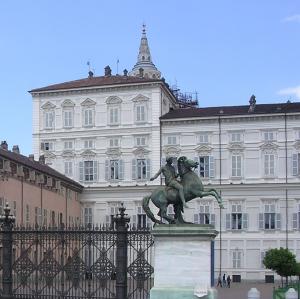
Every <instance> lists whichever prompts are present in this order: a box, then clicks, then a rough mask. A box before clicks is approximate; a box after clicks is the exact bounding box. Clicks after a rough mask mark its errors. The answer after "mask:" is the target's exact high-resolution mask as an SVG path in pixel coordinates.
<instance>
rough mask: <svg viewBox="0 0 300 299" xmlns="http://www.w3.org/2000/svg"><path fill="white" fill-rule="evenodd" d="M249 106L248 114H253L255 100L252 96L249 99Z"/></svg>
mask: <svg viewBox="0 0 300 299" xmlns="http://www.w3.org/2000/svg"><path fill="white" fill-rule="evenodd" d="M249 104H250V107H249V110H248V112H249V113H251V112H254V109H255V105H256V98H255V95H254V94H253V95H252V96H251V97H250V100H249Z"/></svg>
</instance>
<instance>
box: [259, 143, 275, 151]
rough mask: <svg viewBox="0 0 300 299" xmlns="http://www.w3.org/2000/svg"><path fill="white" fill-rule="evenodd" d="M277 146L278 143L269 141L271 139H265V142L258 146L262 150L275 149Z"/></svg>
mask: <svg viewBox="0 0 300 299" xmlns="http://www.w3.org/2000/svg"><path fill="white" fill-rule="evenodd" d="M277 148H278V145H277V144H275V143H273V142H271V141H267V142H264V143H263V144H262V145H261V146H260V149H261V150H263V151H265V152H266V151H272V152H273V151H276V150H277Z"/></svg>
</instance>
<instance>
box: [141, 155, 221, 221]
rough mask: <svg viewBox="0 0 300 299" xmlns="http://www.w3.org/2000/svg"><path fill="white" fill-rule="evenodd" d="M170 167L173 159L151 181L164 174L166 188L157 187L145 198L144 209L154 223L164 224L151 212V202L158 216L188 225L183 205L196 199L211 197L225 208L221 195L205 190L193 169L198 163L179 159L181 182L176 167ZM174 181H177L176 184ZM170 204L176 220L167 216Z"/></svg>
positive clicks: (214, 191)
mask: <svg viewBox="0 0 300 299" xmlns="http://www.w3.org/2000/svg"><path fill="white" fill-rule="evenodd" d="M170 166H172V162H171V158H169V159H167V165H165V166H163V167H162V168H161V169H160V170H159V171H158V173H157V174H156V175H155V176H154V177H153V178H151V180H154V179H155V178H157V177H158V176H159V174H161V173H163V174H164V175H165V177H166V186H159V187H157V188H156V189H155V190H154V191H153V192H152V193H151V195H150V196H145V197H144V198H143V209H144V211H145V213H146V215H147V216H148V217H149V218H150V219H151V220H152V221H153V222H154V223H161V224H162V223H163V222H162V221H160V220H158V219H156V218H155V216H154V215H153V213H152V211H151V210H150V208H149V202H150V200H151V201H152V202H153V204H154V205H155V206H156V207H157V208H158V209H159V212H158V214H157V215H158V216H160V217H161V218H163V219H165V220H167V221H168V222H169V223H187V222H185V221H184V219H183V217H182V211H183V205H185V203H186V202H188V201H190V200H192V199H194V198H196V197H200V198H202V197H205V196H210V195H211V196H213V197H214V198H215V199H216V200H217V202H218V204H219V207H220V208H224V207H223V203H222V199H221V196H220V195H219V193H218V192H217V191H216V190H215V189H213V188H211V189H208V190H204V188H203V185H202V182H201V180H200V178H199V176H198V175H197V174H196V173H195V172H194V171H193V169H195V168H197V167H198V162H195V161H193V160H190V159H188V158H187V157H184V156H182V157H180V158H179V159H178V175H179V176H180V182H178V181H177V180H176V177H177V174H176V172H175V169H174V167H173V166H172V167H170ZM174 180H176V182H175V181H174ZM177 183H178V184H180V185H181V186H182V188H180V187H178V185H177ZM176 187H177V188H176ZM182 189H183V198H182V197H181V196H180V195H179V190H182ZM170 204H172V205H173V207H174V212H175V216H174V219H173V218H172V217H170V216H168V215H167V208H168V205H170Z"/></svg>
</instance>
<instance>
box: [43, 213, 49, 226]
mask: <svg viewBox="0 0 300 299" xmlns="http://www.w3.org/2000/svg"><path fill="white" fill-rule="evenodd" d="M43 225H44V226H47V225H48V211H47V210H46V209H44V224H43Z"/></svg>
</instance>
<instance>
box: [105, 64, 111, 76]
mask: <svg viewBox="0 0 300 299" xmlns="http://www.w3.org/2000/svg"><path fill="white" fill-rule="evenodd" d="M104 76H105V77H110V76H111V68H110V66H109V65H107V66H106V67H105V68H104Z"/></svg>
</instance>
